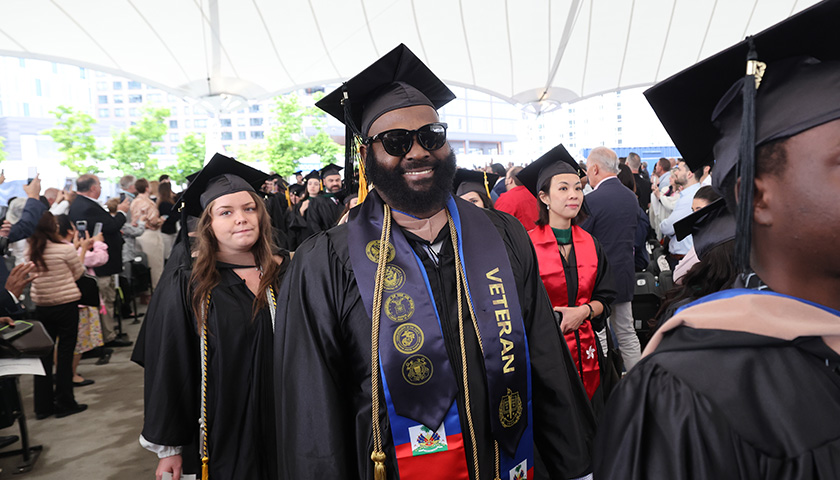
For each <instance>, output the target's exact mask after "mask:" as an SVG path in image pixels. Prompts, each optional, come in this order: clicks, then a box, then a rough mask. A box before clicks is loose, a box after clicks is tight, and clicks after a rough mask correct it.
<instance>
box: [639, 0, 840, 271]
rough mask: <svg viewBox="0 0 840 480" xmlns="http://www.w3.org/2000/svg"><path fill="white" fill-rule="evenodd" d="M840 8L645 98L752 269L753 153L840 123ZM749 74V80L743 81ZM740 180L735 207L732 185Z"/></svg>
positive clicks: (715, 59) (817, 13)
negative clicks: (713, 194) (719, 205)
mask: <svg viewBox="0 0 840 480" xmlns="http://www.w3.org/2000/svg"><path fill="white" fill-rule="evenodd" d="M838 19H840V0H826V1H823V2H821V3H818V4H817V5H814V6H813V7H811V8H808V9H806V10H803V11H802V12H800V13H798V14H796V15H793V16H791V17H790V18H788V19H786V20H784V21H782V22H780V23H778V24H776V25H774V26H772V27H770V28H768V29H766V30H764V31H762V32H761V33H758V34H757V35H755V36H753V37H750V38H748V39H747V40H745V41H743V42H740V43H738V44H736V45H734V46H732V47H730V48H728V49H726V50H724V51H722V52H720V53H718V54H716V55H714V56H712V57H710V58H708V59H706V60H704V61H702V62H700V63H698V64H696V65H694V66H692V67H689V68H687V69H686V70H684V71H682V72H680V73H677V74H676V75H674V76H672V77H670V78H668V79H667V80H664V81H662V82H660V83H658V84H657V85H654V86H653V87H651V88H650V89H648V90H647V91H646V92H645V96H646V97H647V99H648V102H649V103H650V105H651V107H653V110H654V112H656V115H657V116H658V117H659V120H660V121H661V122H662V125H663V126H664V127H665V130H666V131H667V132H668V134H669V135H670V136H671V139H672V140H673V141H674V144H675V145H676V147H677V149H678V150H679V151H680V153H681V154H682V155H683V158H684V159H685V161H686V163H687V164H688V165H689V166H690V167H691V169H692V170H696V169H697V168H699V167H701V166H703V165H708V164H711V162H712V160H714V161H715V166H714V169H713V173H712V178H713V185H714V187H715V190H717V191H718V192H719V193H720V194H721V195H722V196H723V197H724V198H725V199H726V202H727V205H728V206H729V208H730V209H732V210H733V211H736V208H735V205H736V204H737V206H738V207H737V223H738V228H737V231H738V241H737V247H736V261H737V262H738V266H739V267H740V268H741V269H742V270H747V269H748V268H749V245H750V242H751V228H752V191H753V180H754V176H755V158H754V155H755V149H756V148H757V147H760V146H762V145H765V144H768V143H770V142H773V141H775V140H781V139H785V138H788V137H791V136H793V135H796V134H798V133H801V132H803V131H805V130H808V129H810V128H813V127H815V126H818V125H821V124H823V123H826V122H829V121H832V120H835V119H837V118H840V61H838V60H840V48H838V45H840V29H838V28H837V20H838ZM745 72H746V74H745ZM738 178H741V185H742V186H745V188H741V189H740V190H739V192H738V199H737V201H736V199H735V184H736V182H737V180H738Z"/></svg>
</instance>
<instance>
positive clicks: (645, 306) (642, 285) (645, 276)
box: [632, 272, 662, 348]
mask: <svg viewBox="0 0 840 480" xmlns="http://www.w3.org/2000/svg"><path fill="white" fill-rule="evenodd" d="M661 303H662V298H661V296H660V291H659V287H658V286H657V284H656V277H654V276H653V274H652V273H650V272H638V273H636V284H635V289H634V292H633V302H632V308H633V322H634V327H635V329H636V335H637V336H638V337H639V342H640V343H641V347H642V348H644V347H645V345H647V342H648V337H649V336H650V326H649V321H650V320H651V319H653V318H656V312H658V311H659V306H660V305H661Z"/></svg>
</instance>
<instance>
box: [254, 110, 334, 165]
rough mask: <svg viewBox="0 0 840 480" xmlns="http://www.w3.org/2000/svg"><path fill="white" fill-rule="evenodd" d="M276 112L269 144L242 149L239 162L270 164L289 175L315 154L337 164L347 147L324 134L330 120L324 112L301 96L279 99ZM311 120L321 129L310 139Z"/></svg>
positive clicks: (327, 161)
mask: <svg viewBox="0 0 840 480" xmlns="http://www.w3.org/2000/svg"><path fill="white" fill-rule="evenodd" d="M316 100H318V98H316ZM272 112H273V113H274V115H275V119H276V122H275V123H276V124H275V125H274V126H273V127H271V132H269V134H268V136H267V137H266V141H265V142H262V143H258V144H255V145H251V146H250V147H247V148H243V149H240V150H239V151H238V152H237V155H238V156H237V158H238V159H239V160H242V161H255V162H262V161H264V162H268V165H269V167H270V168H271V169H272V170H273V171H275V172H277V173H279V174H280V175H283V176H287V175H290V174H291V173H292V172H294V171H295V170H297V166H298V163H299V161H300V159H301V158H304V157H308V156H310V155H313V154H315V155H318V156H320V157H321V163H322V164H323V165H326V164H328V163H330V162H333V161H335V158H336V155H338V154H340V153H341V152H342V151H343V147H342V146H341V145H339V144H337V143H335V142H334V141H333V140H332V138H330V136H329V135H328V134H327V133H326V132H325V131H324V125H325V124H326V119H325V117H324V115H323V112H321V111H320V110H318V109H317V108H315V107H304V106H303V105H301V103H300V98H298V96H297V95H295V94H290V95H284V96H278V97H275V99H274V107H273V108H272ZM307 118H308V119H309V121H310V124H311V125H313V126H314V127H315V128H316V129H317V130H318V133H316V134H315V135H313V136H311V137H307V136H306V133H305V130H304V123H305V120H306V119H307Z"/></svg>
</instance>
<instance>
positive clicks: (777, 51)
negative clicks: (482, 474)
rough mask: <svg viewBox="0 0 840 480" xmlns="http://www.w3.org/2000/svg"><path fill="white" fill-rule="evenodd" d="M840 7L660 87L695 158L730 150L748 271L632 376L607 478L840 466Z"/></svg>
mask: <svg viewBox="0 0 840 480" xmlns="http://www.w3.org/2000/svg"><path fill="white" fill-rule="evenodd" d="M838 18H840V1H838V0H830V1H826V2H821V3H819V4H817V5H815V6H813V7H811V8H809V9H807V10H804V11H802V12H800V13H798V14H796V15H794V16H792V17H790V18H789V19H787V20H785V21H783V22H781V23H779V24H777V25H775V26H773V27H770V28H769V29H767V30H765V31H763V32H761V33H759V34H757V35H756V36H754V37H751V38H749V39H748V40H746V41H744V42H741V43H739V44H737V45H735V46H733V47H731V48H729V49H727V50H725V51H723V52H721V53H719V54H717V55H714V56H712V57H710V58H709V59H707V60H704V61H703V62H700V63H698V64H697V65H694V66H692V67H690V68H688V69H687V70H685V71H683V72H681V73H679V74H677V75H675V76H674V77H672V78H670V79H668V80H665V81H663V82H661V83H660V84H658V85H655V86H654V87H652V88H651V89H650V90H648V91H647V92H646V96H647V98H648V101H649V102H650V103H651V106H652V107H653V109H654V111H655V112H656V114H657V115H658V116H659V118H660V120H661V121H662V123H663V125H664V126H665V129H666V130H667V131H668V134H669V135H670V136H671V138H672V139H673V140H674V143H675V145H676V147H677V148H678V149H679V151H680V152H681V153H682V154H683V155H684V158H685V160H686V161H687V162H688V163H689V165H690V166H691V167H692V168H694V169H696V168H698V167H700V166H702V165H703V164H704V163H705V162H707V161H708V160H709V159H711V158H714V159H715V160H716V164H715V166H714V169H713V173H712V175H713V179H712V180H713V181H712V184H713V186H714V188H715V189H716V190H717V191H718V192H719V193H720V194H721V195H722V196H723V197H724V199H725V202H726V204H727V206H728V208H729V209H730V210H731V211H732V212H734V214H735V223H736V228H735V232H736V233H735V255H734V256H735V262H736V266H737V268H738V269H739V271H740V275H739V278H738V279H737V280H736V283H735V287H736V288H732V289H728V290H723V291H721V292H718V293H715V294H712V295H709V296H706V297H704V298H701V299H700V300H697V301H696V302H694V303H691V304H690V305H688V306H686V307H684V308H682V309H680V310H678V311H677V312H676V314H675V315H674V316H673V317H672V318H671V319H670V320H668V321H667V322H665V324H664V325H662V327H661V328H660V329H659V330H658V331H657V332H656V334H655V335H654V336H653V338H652V339H651V341H650V343H649V344H648V346H647V348H646V349H645V358H644V359H643V360H642V361H641V362H640V363H639V364H638V365H637V366H636V368H634V369H633V370H632V371H631V372H630V373H629V374H628V375H627V376H626V377H625V378H624V379H623V380H622V381H621V383H620V385H619V386H618V388H617V390H616V392H614V393H613V397H612V398H611V399H610V403H609V405H608V406H607V413H606V415H605V417H604V419H603V422H602V423H601V424H600V430H599V432H598V439H597V442H596V449H595V452H596V469H595V474H596V476H597V477H598V478H627V479H649V478H668V479H689V478H698V479H699V478H733V479H779V478H784V479H836V478H840V462H838V461H837V459H838V458H840V422H838V421H837V419H838V418H840V256H838V255H837V252H836V245H837V238H838V237H837V235H838V226H839V225H840V209H838V208H836V205H837V204H838V202H840V196H839V195H840V168H839V167H838V159H840V49H839V48H838V45H840V31H838V29H837V28H836V21H837V19H838ZM745 71H746V72H747V73H746V75H745V73H744V72H745ZM687 92H690V95H689V96H687V95H686V93H687ZM707 208H708V207H707ZM695 241H697V240H696V239H695ZM641 412H643V414H641Z"/></svg>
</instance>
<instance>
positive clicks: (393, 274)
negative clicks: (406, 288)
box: [382, 265, 405, 292]
mask: <svg viewBox="0 0 840 480" xmlns="http://www.w3.org/2000/svg"><path fill="white" fill-rule="evenodd" d="M404 284H405V272H404V271H403V269H402V268H400V267H398V266H396V265H386V266H385V279H384V283H383V285H382V286H383V287H384V288H385V290H388V291H389V292H393V291H394V290H399V289H400V288H402V286H403V285H404Z"/></svg>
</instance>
